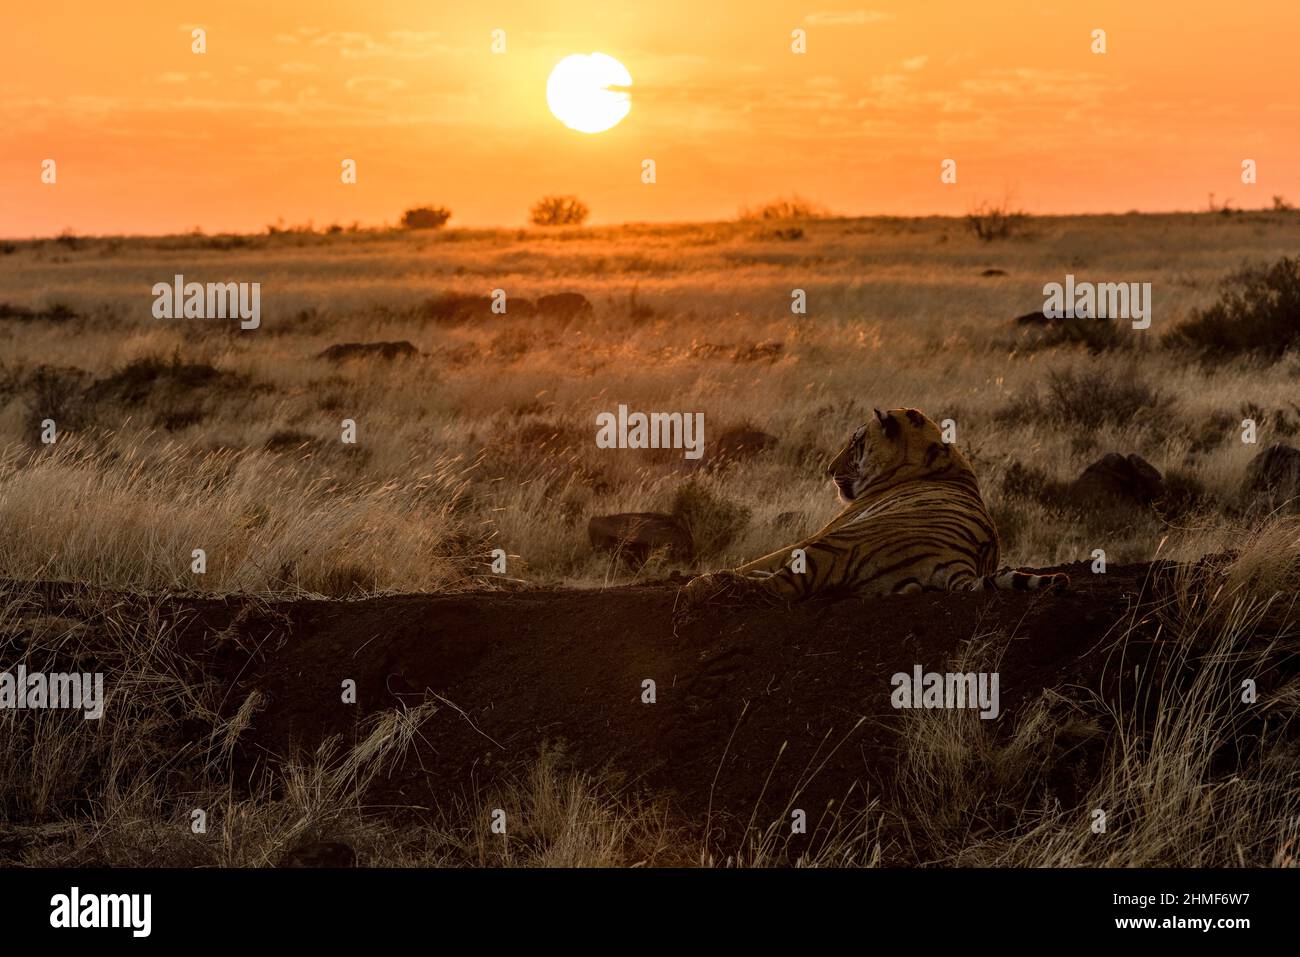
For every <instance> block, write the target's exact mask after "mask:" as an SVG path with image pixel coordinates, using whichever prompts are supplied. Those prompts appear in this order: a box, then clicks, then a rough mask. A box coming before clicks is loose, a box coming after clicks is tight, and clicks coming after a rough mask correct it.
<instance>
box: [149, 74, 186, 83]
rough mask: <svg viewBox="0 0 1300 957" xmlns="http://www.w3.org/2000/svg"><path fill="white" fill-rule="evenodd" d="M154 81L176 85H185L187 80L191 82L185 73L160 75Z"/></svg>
mask: <svg viewBox="0 0 1300 957" xmlns="http://www.w3.org/2000/svg"><path fill="white" fill-rule="evenodd" d="M154 79H155V80H157V81H158V82H159V83H173V84H175V83H184V82H186V81H187V80H189V77H188V76H186V75H185V74H184V73H159V74H158V75H157V76H156V77H154Z"/></svg>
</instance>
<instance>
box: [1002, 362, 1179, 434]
mask: <svg viewBox="0 0 1300 957" xmlns="http://www.w3.org/2000/svg"><path fill="white" fill-rule="evenodd" d="M1168 403H1169V398H1168V396H1166V395H1164V394H1163V393H1161V392H1159V391H1157V390H1156V389H1153V388H1151V387H1150V386H1148V385H1147V384H1146V383H1144V382H1142V381H1140V380H1139V379H1137V378H1135V377H1134V376H1133V375H1132V374H1129V373H1123V374H1119V373H1115V372H1112V371H1111V370H1109V369H1093V370H1088V371H1084V372H1053V373H1051V374H1050V375H1049V376H1048V378H1047V394H1046V396H1043V395H1041V394H1040V393H1038V392H1033V393H1031V394H1030V395H1029V396H1027V397H1024V398H1021V399H1017V400H1016V401H1014V402H1012V403H1011V404H1010V405H1009V406H1007V407H1006V408H1005V409H1003V410H1002V411H1001V412H999V413H998V418H999V419H1001V420H1003V421H1007V422H1030V421H1038V422H1040V423H1041V422H1043V421H1048V422H1059V423H1061V424H1064V425H1077V426H1080V427H1082V428H1084V429H1097V428H1100V427H1101V426H1104V425H1116V426H1122V425H1127V424H1128V423H1130V422H1132V421H1133V420H1134V419H1135V418H1137V417H1138V416H1139V415H1141V414H1142V413H1144V412H1147V411H1148V410H1149V411H1151V412H1156V411H1159V410H1160V409H1162V408H1163V407H1164V406H1166V405H1167V404H1168Z"/></svg>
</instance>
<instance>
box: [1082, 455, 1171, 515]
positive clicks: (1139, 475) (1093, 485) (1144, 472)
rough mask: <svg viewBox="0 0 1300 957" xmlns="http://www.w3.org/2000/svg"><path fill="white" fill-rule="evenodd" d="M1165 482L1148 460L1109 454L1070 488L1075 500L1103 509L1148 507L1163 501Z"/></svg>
mask: <svg viewBox="0 0 1300 957" xmlns="http://www.w3.org/2000/svg"><path fill="white" fill-rule="evenodd" d="M1164 491H1165V480H1164V477H1163V476H1162V475H1161V474H1160V472H1159V471H1158V470H1157V469H1156V468H1155V466H1153V465H1152V464H1151V463H1150V462H1148V461H1147V460H1146V459H1144V458H1142V456H1140V455H1137V454H1130V455H1128V456H1124V455H1120V454H1119V453H1118V452H1107V453H1106V454H1105V455H1103V456H1102V457H1101V458H1099V459H1098V460H1097V461H1096V462H1093V463H1092V464H1091V465H1089V466H1088V467H1087V468H1086V469H1084V470H1083V474H1082V475H1080V476H1079V477H1078V478H1077V479H1075V480H1074V481H1073V482H1072V483H1071V484H1070V487H1069V490H1068V492H1069V495H1070V497H1071V498H1073V499H1075V500H1076V501H1079V502H1086V503H1090V504H1099V505H1118V504H1125V505H1134V504H1136V505H1148V504H1150V503H1151V502H1154V501H1155V500H1156V499H1159V498H1161V497H1162V496H1163V495H1164Z"/></svg>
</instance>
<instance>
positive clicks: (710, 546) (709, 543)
mask: <svg viewBox="0 0 1300 957" xmlns="http://www.w3.org/2000/svg"><path fill="white" fill-rule="evenodd" d="M669 511H670V512H671V513H672V515H673V517H674V518H676V519H678V520H679V521H681V522H682V524H684V525H685V526H686V527H687V529H689V530H690V533H691V538H692V539H693V540H694V541H695V555H696V557H697V558H700V559H702V560H706V561H707V560H708V559H709V558H711V557H714V556H716V555H718V554H720V553H721V552H722V550H723V549H725V548H726V547H727V546H728V545H730V544H731V542H732V541H733V540H734V539H735V537H736V535H737V534H738V533H739V532H741V531H742V530H743V529H744V528H745V526H746V525H747V524H749V516H750V511H749V509H747V508H745V507H744V506H743V505H738V504H736V503H735V502H732V501H730V500H728V499H725V498H723V497H722V496H720V495H718V494H717V493H716V492H714V491H713V490H712V489H710V488H707V487H706V486H705V485H703V484H702V483H700V482H698V481H696V480H694V479H692V480H691V481H689V482H687V483H686V484H685V485H683V486H682V487H681V488H679V489H678V490H677V492H676V493H675V494H674V495H673V502H672V506H671V507H670V508H669Z"/></svg>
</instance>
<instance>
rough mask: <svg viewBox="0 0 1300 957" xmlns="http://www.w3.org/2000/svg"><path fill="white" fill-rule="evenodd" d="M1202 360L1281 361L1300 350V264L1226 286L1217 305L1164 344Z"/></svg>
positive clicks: (1254, 272)
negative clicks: (1246, 356)
mask: <svg viewBox="0 0 1300 957" xmlns="http://www.w3.org/2000/svg"><path fill="white" fill-rule="evenodd" d="M1166 341H1167V342H1169V343H1171V344H1172V345H1175V346H1185V347H1187V348H1190V349H1193V350H1195V351H1196V352H1199V353H1202V354H1203V355H1206V356H1210V355H1214V356H1222V355H1235V354H1241V353H1255V354H1260V355H1267V356H1273V357H1276V356H1280V355H1281V354H1282V353H1284V352H1286V351H1287V350H1288V349H1291V348H1294V347H1297V346H1300V258H1297V259H1291V258H1289V257H1283V258H1282V259H1279V260H1278V261H1277V262H1275V263H1272V264H1271V265H1268V266H1248V267H1246V268H1245V269H1242V270H1240V271H1238V272H1236V273H1233V274H1232V275H1231V276H1229V277H1228V278H1227V279H1225V280H1224V282H1223V286H1222V289H1221V291H1220V293H1219V301H1218V302H1216V303H1215V304H1214V305H1212V306H1210V308H1208V309H1206V310H1204V311H1198V312H1195V313H1193V315H1192V317H1191V318H1190V319H1188V320H1187V321H1186V322H1184V323H1182V324H1181V325H1179V326H1178V327H1176V328H1175V329H1174V330H1173V331H1172V332H1171V333H1170V334H1169V335H1168V337H1167V338H1166Z"/></svg>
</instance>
